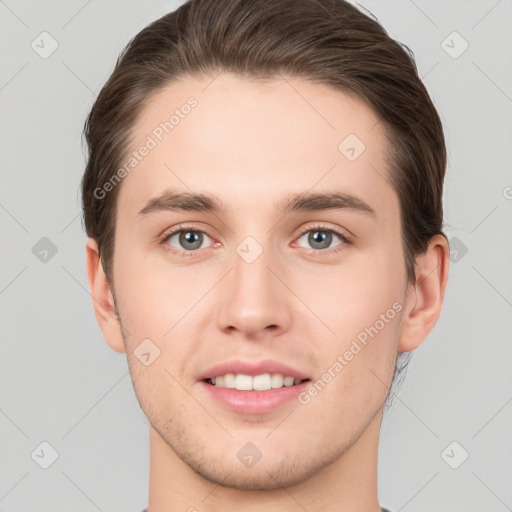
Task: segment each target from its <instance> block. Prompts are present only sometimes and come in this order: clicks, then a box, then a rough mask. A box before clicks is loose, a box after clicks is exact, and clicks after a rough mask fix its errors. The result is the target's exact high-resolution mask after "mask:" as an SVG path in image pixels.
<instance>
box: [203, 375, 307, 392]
mask: <svg viewBox="0 0 512 512" xmlns="http://www.w3.org/2000/svg"><path fill="white" fill-rule="evenodd" d="M210 381H211V383H212V384H213V385H214V386H216V387H219V388H230V389H237V390H239V391H253V390H254V391H266V390H269V389H277V388H282V387H283V386H285V387H290V386H293V385H297V384H300V383H301V382H302V381H301V379H295V378H293V377H290V376H284V375H282V374H280V373H273V374H270V373H262V374H260V375H255V376H254V377H252V376H251V375H245V374H243V373H240V374H234V373H226V375H218V376H217V377H212V378H211V379H210Z"/></svg>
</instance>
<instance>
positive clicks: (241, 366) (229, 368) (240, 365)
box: [199, 359, 309, 380]
mask: <svg viewBox="0 0 512 512" xmlns="http://www.w3.org/2000/svg"><path fill="white" fill-rule="evenodd" d="M227 373H235V374H244V375H251V376H252V377H254V376H255V375H261V374H262V373H270V374H272V373H280V374H281V375H283V376H284V377H293V378H294V379H300V380H305V379H308V378H309V377H308V376H307V375H305V374H304V373H303V372H301V371H299V370H297V369H295V368H293V367H291V366H288V365H286V364H283V363H280V362H279V361H273V360H271V359H266V360H265V361H260V362H259V363H255V362H254V361H251V362H248V361H241V360H236V361H226V362H225V363H221V364H218V365H216V366H212V367H211V368H209V369H208V370H205V371H204V372H203V373H202V374H201V375H199V380H205V379H211V378H212V377H218V376H220V375H226V374H227Z"/></svg>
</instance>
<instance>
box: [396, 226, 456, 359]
mask: <svg viewBox="0 0 512 512" xmlns="http://www.w3.org/2000/svg"><path fill="white" fill-rule="evenodd" d="M449 263H450V249H449V246H448V241H447V240H446V238H445V237H444V236H442V235H436V236H434V237H432V239H431V240H430V243H429V246H428V248H427V250H426V251H425V253H423V254H421V255H419V256H417V258H416V283H415V285H414V288H413V289H412V290H411V291H410V292H409V294H408V296H407V298H406V307H405V314H404V316H403V320H402V330H401V335H400V344H399V352H409V351H411V350H414V349H416V348H418V347H419V346H420V345H421V344H422V343H423V342H424V341H425V339H426V338H427V336H428V335H429V334H430V332H431V331H432V329H433V328H434V326H435V324H436V323H437V320H438V319H439V315H440V314H441V308H442V305H443V299H444V293H445V290H446V283H447V280H448V267H449Z"/></svg>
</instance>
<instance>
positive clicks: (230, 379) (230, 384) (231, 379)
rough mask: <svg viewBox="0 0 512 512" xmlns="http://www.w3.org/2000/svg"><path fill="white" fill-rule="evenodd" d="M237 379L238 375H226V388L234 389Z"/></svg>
mask: <svg viewBox="0 0 512 512" xmlns="http://www.w3.org/2000/svg"><path fill="white" fill-rule="evenodd" d="M235 377H236V375H235V374H234V373H226V375H224V387H225V388H231V389H234V387H235Z"/></svg>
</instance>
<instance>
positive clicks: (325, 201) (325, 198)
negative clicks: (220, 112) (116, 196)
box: [138, 190, 377, 217]
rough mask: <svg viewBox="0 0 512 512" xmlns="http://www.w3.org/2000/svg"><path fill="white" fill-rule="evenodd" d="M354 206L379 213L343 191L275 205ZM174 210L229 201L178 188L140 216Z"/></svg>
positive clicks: (221, 207) (217, 208)
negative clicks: (178, 189) (180, 190)
mask: <svg viewBox="0 0 512 512" xmlns="http://www.w3.org/2000/svg"><path fill="white" fill-rule="evenodd" d="M341 209H346V210H352V211H355V212H360V213H365V214H369V215H371V216H373V217H376V216H377V215H376V213H375V210H374V209H373V208H372V207H371V206H370V205H369V204H368V203H366V202H365V201H363V200H362V199H360V198H358V197H356V196H354V195H351V194H348V193H344V192H301V193H298V194H290V195H289V196H287V197H285V198H284V199H283V200H281V201H280V202H279V203H278V204H277V205H276V211H277V212H278V213H282V214H288V213H292V212H305V211H321V210H341ZM164 210H171V211H195V212H209V213H215V214H218V213H225V212H226V211H227V210H228V208H227V205H226V203H224V202H223V201H221V200H220V199H219V198H218V197H217V196H215V195H209V194H201V193H191V192H179V191H174V190H167V191H165V192H164V193H163V194H161V195H159V196H158V197H155V198H153V199H151V200H150V201H148V203H147V204H146V206H145V207H144V208H142V210H140V212H139V214H138V215H139V216H142V217H144V216H146V215H148V214H150V213H154V212H159V211H164Z"/></svg>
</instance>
